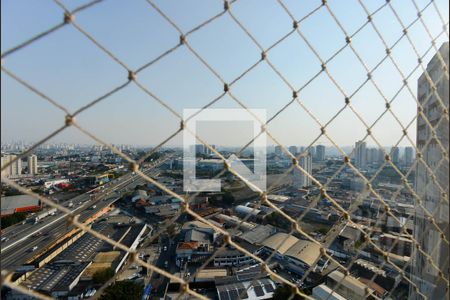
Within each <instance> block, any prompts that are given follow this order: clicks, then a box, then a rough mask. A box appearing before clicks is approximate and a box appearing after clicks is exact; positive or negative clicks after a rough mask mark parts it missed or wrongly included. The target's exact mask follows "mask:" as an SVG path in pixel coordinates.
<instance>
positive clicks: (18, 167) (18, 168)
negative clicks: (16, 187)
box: [1, 155, 22, 177]
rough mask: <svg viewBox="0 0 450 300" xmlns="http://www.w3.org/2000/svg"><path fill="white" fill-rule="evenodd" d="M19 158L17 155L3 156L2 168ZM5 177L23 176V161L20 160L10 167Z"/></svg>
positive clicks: (6, 170) (5, 172)
mask: <svg viewBox="0 0 450 300" xmlns="http://www.w3.org/2000/svg"><path fill="white" fill-rule="evenodd" d="M16 157H17V156H16V155H5V156H2V159H1V166H2V168H3V166H4V165H6V164H8V163H9V162H11V161H12V160H14V159H15V158H16ZM3 172H4V174H5V176H7V177H15V176H18V175H21V174H22V160H21V159H18V160H16V161H15V162H14V163H12V164H11V165H9V166H8V168H6V169H5V171H3Z"/></svg>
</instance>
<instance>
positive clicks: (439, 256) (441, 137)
mask: <svg viewBox="0 0 450 300" xmlns="http://www.w3.org/2000/svg"><path fill="white" fill-rule="evenodd" d="M448 52H449V51H448V42H446V43H444V44H443V45H442V46H441V48H440V49H439V53H440V55H439V54H436V55H435V56H434V57H433V58H432V59H431V61H430V62H429V63H428V65H427V72H425V73H424V74H422V75H421V76H420V78H419V81H418V100H419V103H420V106H421V107H419V114H418V118H417V149H418V151H420V155H421V157H422V158H423V160H424V161H425V163H426V165H427V166H428V168H427V167H426V166H425V165H424V163H422V162H419V163H418V165H417V168H416V183H415V184H416V186H415V189H416V193H417V194H418V196H419V197H420V200H421V203H420V202H419V201H417V200H416V215H415V221H414V238H415V239H416V240H417V241H418V242H419V244H420V246H421V248H422V249H423V251H424V252H425V253H427V254H428V255H430V257H431V258H432V260H433V261H434V263H435V264H436V265H437V266H438V268H439V270H440V271H442V274H441V275H440V274H439V272H440V271H439V270H437V269H436V268H434V267H433V265H432V264H431V263H430V262H429V261H428V260H427V257H426V256H424V255H423V254H422V253H421V252H419V251H417V250H416V251H415V253H413V256H412V271H411V279H412V281H413V282H414V283H415V284H416V285H417V287H418V288H419V290H420V292H421V293H423V294H424V295H427V296H428V299H448V296H449V294H448V293H449V291H448V289H447V285H446V282H445V281H444V280H443V279H442V278H441V276H443V277H445V278H447V280H448V275H449V271H448V270H449V269H448V259H449V251H448V250H449V249H448V248H449V245H448V243H446V242H445V240H444V239H443V236H441V233H440V231H442V232H443V233H444V235H445V236H446V238H447V241H448V240H450V238H449V229H448V225H449V224H448V223H449V222H448V221H449V219H448V218H449V211H448V209H449V206H448V179H449V177H448V134H449V131H448V126H449V122H448V119H446V118H445V117H444V115H445V111H447V112H448V97H449V87H448V84H449V80H448V59H449V54H448ZM442 58H443V60H444V62H445V65H446V70H447V71H445V70H444V67H445V65H444V63H443V62H442ZM426 73H428V74H429V76H430V77H431V78H429V77H428V76H427V74H426ZM430 81H431V82H432V83H433V84H430ZM433 86H435V87H436V88H434V87H433ZM439 99H440V100H439ZM420 110H422V111H423V115H422V114H421V113H420ZM424 115H425V117H426V119H427V120H428V122H429V123H428V122H425V117H424ZM429 124H431V125H432V126H433V129H432V128H431V127H430V126H429ZM433 131H434V132H433ZM438 141H439V142H440V143H438ZM439 144H440V145H439ZM441 145H442V146H443V147H444V148H445V151H444V150H443V149H442V148H441ZM444 153H446V156H447V161H443V162H442V161H441V160H443V159H445V157H444ZM418 155H419V153H418ZM433 174H434V175H435V176H436V181H433V176H432V175H433ZM442 189H443V190H442ZM443 191H445V192H446V193H447V195H445V194H444V193H443ZM424 208H425V209H426V210H427V211H428V212H429V213H431V214H432V215H433V218H434V219H435V224H436V225H437V226H438V227H439V228H440V230H437V229H436V226H435V225H434V224H433V223H434V222H431V221H430V219H429V218H428V216H429V215H428V213H427V212H426V211H425V210H424ZM420 298H421V297H420V295H418V294H417V293H416V291H415V290H414V288H411V290H410V299H420Z"/></svg>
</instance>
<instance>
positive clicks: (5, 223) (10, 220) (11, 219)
mask: <svg viewBox="0 0 450 300" xmlns="http://www.w3.org/2000/svg"><path fill="white" fill-rule="evenodd" d="M26 218H27V214H26V213H23V212H19V213H14V214H12V215H8V216H4V217H2V219H1V222H0V225H1V228H2V229H4V228H6V227H9V226H11V225H14V224H17V223H19V222H22V221H23V220H25V219H26Z"/></svg>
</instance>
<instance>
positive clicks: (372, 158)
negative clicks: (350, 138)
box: [367, 148, 378, 164]
mask: <svg viewBox="0 0 450 300" xmlns="http://www.w3.org/2000/svg"><path fill="white" fill-rule="evenodd" d="M377 162H378V149H377V148H370V149H367V163H368V164H374V163H377Z"/></svg>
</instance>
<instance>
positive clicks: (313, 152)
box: [308, 146, 316, 157]
mask: <svg viewBox="0 0 450 300" xmlns="http://www.w3.org/2000/svg"><path fill="white" fill-rule="evenodd" d="M308 153H309V155H310V156H311V157H314V156H315V155H316V149H314V147H313V146H311V147H309V149H308Z"/></svg>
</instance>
